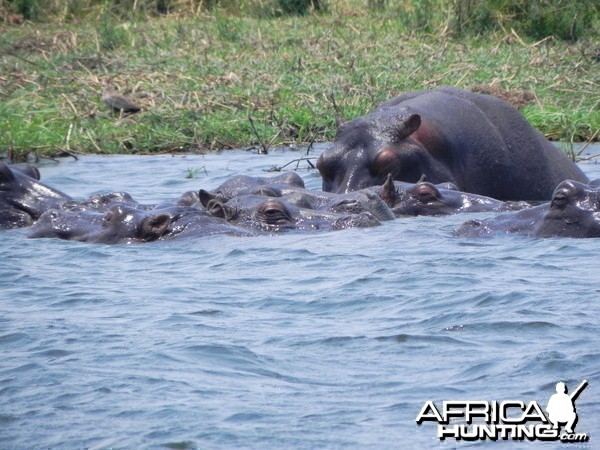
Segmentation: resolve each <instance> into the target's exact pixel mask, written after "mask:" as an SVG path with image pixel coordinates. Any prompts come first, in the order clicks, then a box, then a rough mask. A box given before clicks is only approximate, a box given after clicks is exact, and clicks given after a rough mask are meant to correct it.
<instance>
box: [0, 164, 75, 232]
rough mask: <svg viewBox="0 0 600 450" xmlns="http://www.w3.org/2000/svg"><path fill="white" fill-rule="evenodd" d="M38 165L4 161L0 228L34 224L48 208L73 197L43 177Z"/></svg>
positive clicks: (0, 179) (0, 173)
mask: <svg viewBox="0 0 600 450" xmlns="http://www.w3.org/2000/svg"><path fill="white" fill-rule="evenodd" d="M39 179H40V173H39V171H38V170H37V168H35V167H34V166H30V165H22V164H19V165H16V166H14V167H12V166H8V165H6V164H5V163H3V162H0V228H16V227H24V226H29V225H31V224H33V223H34V222H35V221H36V220H37V219H38V218H39V217H40V216H41V215H42V213H43V212H44V211H46V210H48V209H51V208H57V207H59V206H60V204H61V203H63V202H66V201H69V200H71V197H69V196H68V195H66V194H64V193H62V192H60V191H58V190H56V189H54V188H51V187H50V186H47V185H45V184H43V183H41V182H40V181H39Z"/></svg>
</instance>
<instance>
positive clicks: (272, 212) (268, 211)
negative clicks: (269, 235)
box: [201, 194, 381, 232]
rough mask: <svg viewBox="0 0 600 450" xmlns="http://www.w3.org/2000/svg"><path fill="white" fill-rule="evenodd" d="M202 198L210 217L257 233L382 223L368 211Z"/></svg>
mask: <svg viewBox="0 0 600 450" xmlns="http://www.w3.org/2000/svg"><path fill="white" fill-rule="evenodd" d="M201 199H202V200H203V201H204V202H205V204H204V206H205V208H206V211H207V212H208V213H209V214H212V215H214V216H215V217H221V218H223V219H225V220H227V221H228V222H232V223H235V224H238V225H242V226H244V227H249V228H250V229H254V230H257V231H268V232H278V231H285V230H291V229H294V230H341V229H345V228H356V227H361V228H363V227H373V226H377V225H380V223H381V222H380V221H379V220H378V219H377V218H376V217H375V216H374V215H373V214H371V213H369V212H360V213H350V214H343V213H335V212H327V211H319V210H314V209H308V208H301V207H298V206H296V205H294V204H291V203H286V202H285V201H284V200H283V199H282V198H277V197H268V196H264V195H254V194H248V195H238V196H235V197H233V198H232V199H230V200H229V201H228V202H222V201H220V200H219V199H218V197H212V198H209V197H207V196H201Z"/></svg>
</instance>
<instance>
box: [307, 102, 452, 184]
mask: <svg viewBox="0 0 600 450" xmlns="http://www.w3.org/2000/svg"><path fill="white" fill-rule="evenodd" d="M426 134H427V133H425V132H423V131H422V130H421V116H420V115H419V114H414V113H410V112H409V111H408V109H407V108H383V109H379V110H376V111H375V112H373V113H372V114H369V115H368V116H364V117H361V118H358V119H356V120H353V121H351V122H346V123H345V124H342V125H341V126H340V127H339V129H338V131H337V134H336V138H335V141H334V142H333V144H332V146H331V147H330V148H329V149H327V150H325V151H324V152H323V153H322V154H321V156H320V157H319V159H318V161H317V168H318V169H319V172H320V174H321V177H322V178H323V190H324V191H328V192H337V193H345V192H349V191H355V190H358V189H362V188H366V187H369V186H377V185H381V184H383V183H384V181H385V180H386V178H387V176H388V174H391V176H392V178H393V179H394V180H399V181H406V182H410V183H416V182H417V181H418V180H419V179H420V178H421V176H423V175H425V176H426V177H427V179H429V180H432V181H434V182H436V183H439V182H444V181H453V179H452V176H451V175H450V173H449V171H448V169H447V166H448V164H443V162H442V161H438V160H437V159H436V157H435V156H436V155H435V154H432V149H428V150H426V149H425V147H424V145H423V144H422V142H421V140H423V138H427V136H426ZM434 150H435V149H434Z"/></svg>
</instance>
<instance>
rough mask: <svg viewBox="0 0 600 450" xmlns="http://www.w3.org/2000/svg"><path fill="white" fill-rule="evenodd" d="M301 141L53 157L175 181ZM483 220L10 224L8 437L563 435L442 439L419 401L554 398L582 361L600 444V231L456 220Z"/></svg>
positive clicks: (31, 442) (5, 345)
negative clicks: (114, 238) (227, 226)
mask: <svg viewBox="0 0 600 450" xmlns="http://www.w3.org/2000/svg"><path fill="white" fill-rule="evenodd" d="M299 156H300V154H299V153H293V152H274V153H273V154H271V155H268V156H262V155H255V154H252V153H250V152H229V153H222V154H214V155H207V156H147V157H146V156H137V157H126V156H115V157H98V156H89V157H83V158H81V159H80V160H79V161H73V160H69V159H66V160H64V161H62V162H61V163H60V164H58V165H52V164H51V165H45V166H43V167H42V168H41V171H42V179H43V180H45V181H46V182H47V183H49V184H51V185H52V186H54V187H57V188H59V189H61V190H63V191H64V192H67V193H69V194H71V195H73V196H74V197H78V198H84V197H87V196H88V195H90V194H93V193H95V192H99V191H111V190H112V191H116V190H125V191H128V192H129V193H131V194H132V195H133V196H134V198H136V199H137V200H139V201H144V202H159V201H163V200H169V199H172V198H176V197H178V196H179V195H180V194H181V193H183V192H185V191H187V190H191V189H198V188H200V187H202V188H207V189H211V188H214V187H216V186H218V185H219V184H220V183H221V182H222V181H224V180H225V179H227V178H229V177H231V176H232V175H235V174H242V173H243V174H248V175H256V176H269V175H271V174H269V173H266V172H265V171H264V170H265V169H268V168H270V167H272V166H274V165H278V166H282V165H284V164H285V163H287V162H289V161H290V160H292V159H294V158H297V157H299ZM294 165H295V164H294ZM300 167H301V168H302V170H300V172H299V173H300V175H301V176H303V178H304V179H305V181H306V184H307V187H310V188H314V189H319V187H320V179H319V177H318V174H317V173H315V172H314V171H309V170H306V169H304V168H306V167H307V164H306V163H305V162H303V163H301V164H300ZM582 167H583V169H584V171H585V172H586V173H587V174H588V175H589V176H590V177H592V178H597V177H600V166H598V165H595V164H593V163H591V162H590V163H586V164H584V165H582ZM188 174H191V175H194V174H195V178H192V179H188V178H186V175H188ZM272 175H275V174H272ZM475 216H477V217H482V216H485V215H483V214H480V215H474V216H470V217H475ZM465 220H467V217H466V216H448V217H441V218H426V217H424V218H419V217H417V218H409V219H403V220H396V221H393V222H386V223H384V225H383V226H381V227H378V228H372V229H355V230H344V231H338V232H321V233H318V232H315V233H307V232H303V233H300V232H295V233H286V234H281V235H277V236H259V237H251V238H240V237H231V236H217V237H214V236H213V237H209V238H200V239H196V240H186V241H171V242H157V243H150V244H144V245H114V246H106V245H95V244H82V243H77V242H68V241H60V240H53V239H36V240H27V239H26V238H25V235H26V230H9V231H3V232H2V237H3V246H2V249H1V250H0V295H1V298H2V300H1V302H0V448H2V449H13V448H15V449H25V448H27V449H30V448H44V449H46V448H61V449H64V448H93V449H96V448H176V449H179V448H182V449H183V448H209V449H211V448H261V449H263V448H289V449H304V448H334V449H335V448H360V449H388V448H389V449H391V448H436V447H441V448H452V447H454V446H460V447H463V446H466V447H472V446H502V447H503V448H507V447H510V448H540V447H543V448H564V445H565V444H561V443H558V442H545V443H544V442H540V441H534V442H527V441H526V442H523V443H518V442H514V441H508V442H501V441H500V442H490V441H487V442H485V443H482V442H479V441H476V442H465V441H455V440H453V439H449V440H446V441H440V440H439V439H438V438H437V437H436V430H437V428H436V425H435V424H434V423H432V422H426V423H423V424H422V425H420V426H419V425H417V424H416V423H415V419H416V416H417V414H418V413H419V410H420V409H421V407H422V406H423V404H424V402H426V401H427V400H433V401H435V402H436V404H438V405H441V401H443V400H498V401H502V400H522V401H524V402H530V401H537V402H539V404H540V405H542V406H543V407H545V405H546V404H547V402H548V399H549V398H550V395H551V394H553V393H554V386H555V383H556V382H557V381H559V380H564V381H565V382H566V383H567V385H568V386H569V387H570V388H571V389H574V388H575V386H577V384H579V383H580V382H581V381H582V380H583V379H587V380H589V386H588V387H587V388H586V389H585V390H584V391H583V392H582V393H581V395H580V396H579V398H578V399H577V403H576V406H577V412H578V414H579V422H578V424H577V427H576V431H578V432H586V433H588V434H589V435H590V436H591V438H590V441H589V442H588V443H586V444H585V445H584V446H583V447H587V448H594V447H596V448H597V447H598V446H599V444H598V442H599V441H598V439H600V438H598V432H599V431H600V388H599V387H598V386H600V350H599V349H600V323H599V320H598V319H599V317H600V303H599V301H598V298H599V292H600V277H598V253H599V250H600V240H598V239H581V240H575V239H535V238H523V237H514V236H512V237H511V236H509V237H499V238H493V239H489V240H466V239H459V238H454V237H452V235H451V232H452V230H453V229H454V227H456V226H457V225H459V224H460V223H462V222H463V221H465ZM503 444H504V445H503ZM581 447H582V446H581V445H579V446H578V447H577V448H581Z"/></svg>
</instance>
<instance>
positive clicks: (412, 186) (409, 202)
mask: <svg viewBox="0 0 600 450" xmlns="http://www.w3.org/2000/svg"><path fill="white" fill-rule="evenodd" d="M370 189H372V190H373V191H374V192H376V193H377V194H378V195H379V196H380V197H381V198H382V199H383V200H384V201H385V202H386V203H387V205H388V206H389V207H390V209H391V211H392V213H393V214H394V216H395V217H403V216H442V215H448V214H459V213H473V212H484V211H517V210H521V209H525V208H529V207H531V205H530V204H529V203H527V202H524V201H520V202H517V201H507V202H504V201H501V200H496V199H494V198H491V197H485V196H483V195H477V194H471V193H468V192H461V191H458V190H456V189H455V187H454V186H453V185H448V183H441V184H437V185H435V184H433V183H429V182H428V181H419V182H417V183H405V182H401V181H393V180H392V177H391V175H388V179H387V180H386V182H385V183H384V184H383V186H378V187H374V188H370ZM357 192H360V191H357Z"/></svg>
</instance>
